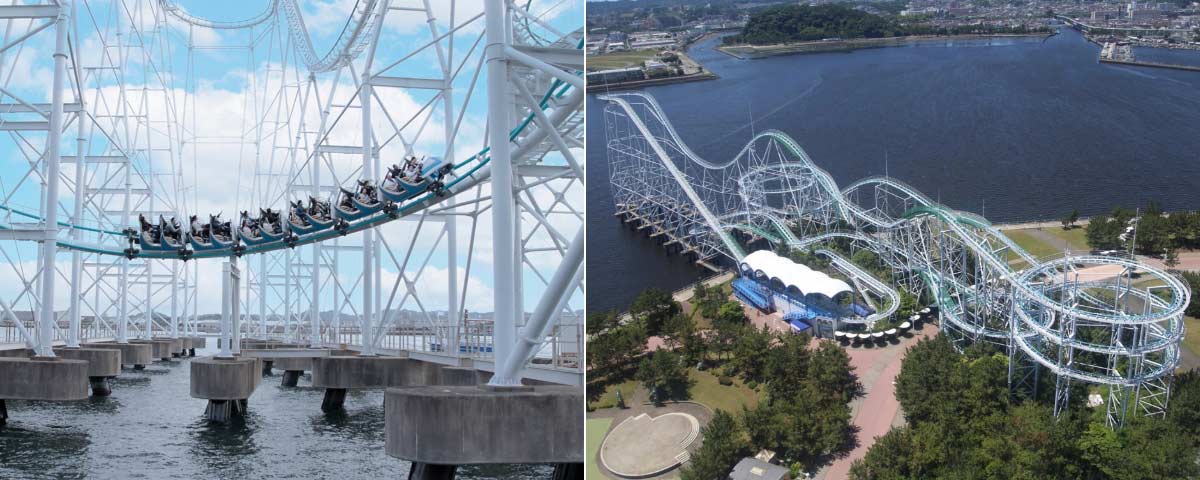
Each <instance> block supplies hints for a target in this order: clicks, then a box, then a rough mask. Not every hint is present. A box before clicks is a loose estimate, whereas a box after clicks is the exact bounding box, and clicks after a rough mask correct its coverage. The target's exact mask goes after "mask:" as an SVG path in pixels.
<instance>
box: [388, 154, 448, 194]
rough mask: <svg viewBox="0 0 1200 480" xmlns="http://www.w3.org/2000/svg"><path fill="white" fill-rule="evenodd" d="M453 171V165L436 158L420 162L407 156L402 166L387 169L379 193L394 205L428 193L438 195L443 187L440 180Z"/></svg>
mask: <svg viewBox="0 0 1200 480" xmlns="http://www.w3.org/2000/svg"><path fill="white" fill-rule="evenodd" d="M453 169H454V166H453V165H451V164H449V163H447V162H444V161H442V159H440V158H438V157H430V158H429V160H427V161H423V162H422V161H418V160H417V159H416V157H413V156H412V155H409V156H407V157H405V163H404V166H400V165H392V166H391V167H389V168H388V173H387V176H386V177H384V180H383V186H382V187H380V188H379V192H380V194H382V195H383V197H384V198H386V199H388V200H391V201H393V202H396V203H400V202H404V201H407V200H408V199H411V198H413V197H416V196H417V195H420V194H422V193H425V192H428V191H432V192H434V193H438V192H440V191H441V189H442V186H443V183H442V180H443V179H444V178H445V176H446V174H447V173H449V172H450V171H451V170H453ZM414 172H417V173H415V174H414Z"/></svg>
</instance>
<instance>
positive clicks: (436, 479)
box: [408, 462, 458, 480]
mask: <svg viewBox="0 0 1200 480" xmlns="http://www.w3.org/2000/svg"><path fill="white" fill-rule="evenodd" d="M457 473H458V466H457V465H434V464H432V463H421V462H412V466H411V467H409V468H408V480H454V477H455V475H457Z"/></svg>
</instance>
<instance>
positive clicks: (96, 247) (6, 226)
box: [0, 43, 582, 259]
mask: <svg viewBox="0 0 1200 480" xmlns="http://www.w3.org/2000/svg"><path fill="white" fill-rule="evenodd" d="M577 48H582V43H577ZM581 95H582V93H581V92H578V91H576V90H575V89H573V88H572V87H571V85H570V84H568V83H566V82H563V81H561V80H555V81H553V82H552V83H551V85H550V88H549V89H547V91H546V92H545V93H544V94H543V95H542V98H541V101H540V103H539V105H540V106H541V108H542V110H543V111H547V110H550V109H556V111H555V112H554V113H553V114H551V115H548V116H549V117H550V118H551V119H552V120H555V121H556V124H555V128H558V129H561V128H568V127H570V126H572V125H575V124H577V122H578V121H579V119H580V118H581V117H582V111H581V110H582V106H581V103H582V98H580V97H581ZM534 117H535V114H534V113H529V114H528V115H526V117H525V119H524V121H522V122H521V123H519V124H518V125H517V127H515V128H514V129H513V130H512V131H511V132H510V134H509V138H510V140H512V141H518V140H519V141H521V142H522V147H524V148H519V149H518V150H517V151H516V152H517V153H520V154H521V155H522V156H525V157H526V158H529V156H530V154H532V153H536V152H538V151H540V150H539V148H540V146H541V144H542V143H544V141H545V136H546V133H547V132H546V131H545V130H544V129H542V128H540V124H539V123H538V122H535V121H533V120H534ZM488 151H489V148H484V149H483V150H481V151H480V152H478V153H476V154H474V155H471V156H470V157H468V158H467V159H465V160H463V161H461V162H458V163H456V164H454V165H453V170H452V173H451V174H450V175H452V176H453V177H454V178H453V179H451V180H448V181H446V182H445V188H444V190H443V191H442V192H441V194H435V193H433V192H427V193H425V194H422V195H418V196H415V197H413V198H411V199H409V200H407V201H405V202H403V203H402V204H398V205H396V207H397V208H396V210H395V211H394V212H393V213H391V214H389V213H386V212H383V211H381V212H377V213H375V214H372V215H369V216H366V217H364V218H362V219H359V220H355V221H351V222H349V225H348V227H347V228H344V229H341V230H338V229H332V228H331V229H327V230H322V231H318V232H313V233H309V234H304V235H299V237H298V239H297V240H296V241H295V242H292V243H291V244H290V245H289V244H285V243H281V242H272V243H266V244H261V245H247V246H245V247H244V249H242V250H236V251H235V250H234V248H232V247H230V248H222V249H211V250H199V251H194V252H191V251H189V252H188V253H187V254H186V256H183V255H181V253H180V252H178V251H173V250H142V251H139V252H136V253H130V252H127V251H126V249H125V248H123V247H116V246H112V245H105V244H95V243H87V242H80V241H77V240H74V239H69V238H58V239H57V240H56V242H57V245H58V247H59V248H60V249H65V250H77V251H80V252H84V253H93V254H100V255H114V256H129V257H130V258H153V259H180V258H183V259H190V258H217V257H228V256H231V255H235V254H237V255H243V254H253V253H264V252H269V251H274V250H281V249H284V248H292V247H294V246H299V245H306V244H310V243H316V242H322V241H325V240H331V239H333V238H336V237H339V236H343V235H348V234H350V233H354V232H359V231H362V230H366V229H369V228H374V227H377V226H380V225H382V224H384V223H388V222H391V221H393V220H396V219H399V218H401V217H404V216H407V215H411V214H414V213H418V212H420V211H423V210H425V209H427V208H429V207H431V206H433V205H436V204H438V203H441V202H443V201H445V200H447V199H449V198H452V197H454V196H455V195H457V194H459V193H462V192H465V191H467V190H469V189H471V188H472V187H474V186H476V185H479V184H480V183H482V182H485V181H487V180H488V179H489V178H490V176H491V170H490V168H489V167H488V163H489V161H490V160H491V158H490V157H489V156H488ZM514 157H517V155H515V154H514ZM538 158H539V159H540V156H539V157H538ZM0 210H3V211H5V212H8V215H3V216H0V218H3V217H9V218H11V217H12V215H16V216H19V217H24V218H28V219H31V220H34V221H41V220H42V218H41V217H40V216H39V215H36V214H33V213H30V212H28V211H25V210H23V209H20V208H17V207H12V206H9V205H0ZM58 225H59V226H61V227H65V228H66V229H79V230H84V231H89V232H95V233H101V234H106V235H111V236H115V237H121V238H119V239H118V244H121V243H122V242H124V241H125V240H124V238H125V237H126V236H127V234H126V233H124V232H119V231H114V230H108V229H104V228H99V227H94V226H89V225H76V224H71V223H69V222H62V221H59V222H58ZM17 228H18V227H17V225H14V224H13V223H5V222H4V221H2V220H0V230H16V229H17ZM67 231H69V230H67Z"/></svg>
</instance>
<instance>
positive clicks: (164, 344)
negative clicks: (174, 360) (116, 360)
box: [129, 340, 171, 362]
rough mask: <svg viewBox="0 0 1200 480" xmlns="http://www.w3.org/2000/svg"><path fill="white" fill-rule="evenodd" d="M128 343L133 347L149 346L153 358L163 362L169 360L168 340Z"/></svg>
mask: <svg viewBox="0 0 1200 480" xmlns="http://www.w3.org/2000/svg"><path fill="white" fill-rule="evenodd" d="M129 343H132V344H134V345H150V348H151V352H152V353H151V354H150V356H151V357H153V358H157V359H159V360H162V361H164V362H166V361H170V360H171V341H170V340H130V341H129Z"/></svg>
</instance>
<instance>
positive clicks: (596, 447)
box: [584, 418, 613, 479]
mask: <svg viewBox="0 0 1200 480" xmlns="http://www.w3.org/2000/svg"><path fill="white" fill-rule="evenodd" d="M612 422H613V419H611V418H593V419H590V420H588V421H587V460H586V461H585V462H584V465H585V467H584V468H586V469H587V478H595V479H603V478H605V477H604V475H603V474H601V473H600V467H599V464H600V458H599V457H600V444H601V443H603V442H604V435H605V434H607V433H608V429H609V427H611V426H612Z"/></svg>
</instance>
